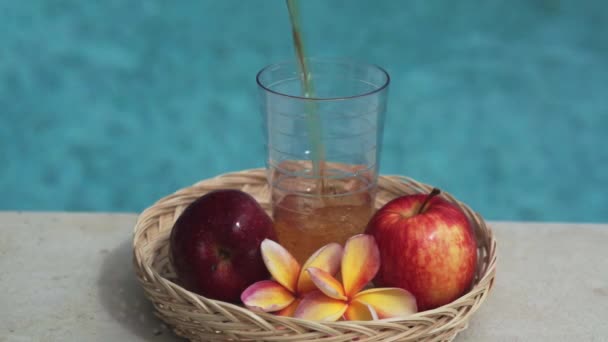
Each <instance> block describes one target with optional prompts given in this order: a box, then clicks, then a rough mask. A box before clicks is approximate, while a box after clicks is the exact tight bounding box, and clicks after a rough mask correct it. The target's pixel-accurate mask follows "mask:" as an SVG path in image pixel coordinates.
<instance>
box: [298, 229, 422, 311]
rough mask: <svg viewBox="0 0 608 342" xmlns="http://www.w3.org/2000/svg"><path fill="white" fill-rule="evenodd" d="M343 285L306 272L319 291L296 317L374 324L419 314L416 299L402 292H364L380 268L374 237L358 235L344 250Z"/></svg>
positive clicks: (324, 274) (303, 303)
mask: <svg viewBox="0 0 608 342" xmlns="http://www.w3.org/2000/svg"><path fill="white" fill-rule="evenodd" d="M341 268H342V283H340V281H338V280H337V279H336V278H334V277H333V275H332V274H330V273H328V272H326V271H325V270H323V269H320V268H317V267H314V266H311V267H308V268H306V269H305V270H306V272H308V274H309V275H310V277H311V279H312V281H313V282H314V284H315V285H316V286H317V288H318V289H319V290H320V291H315V292H311V293H309V294H307V295H306V296H304V298H303V299H302V301H301V302H300V303H299V305H298V307H297V309H296V310H295V312H294V317H297V318H303V319H309V320H315V321H336V320H338V319H340V318H341V317H343V318H344V319H347V320H372V319H382V318H390V317H400V316H407V315H411V314H413V313H415V312H416V311H417V307H416V299H415V298H414V296H413V295H412V294H411V293H409V292H408V291H406V290H404V289H401V288H372V289H368V290H364V291H361V290H363V288H364V287H365V286H366V285H367V284H368V283H369V282H370V281H371V280H372V279H373V278H374V277H375V276H376V273H378V269H379V268H380V252H379V250H378V246H377V244H376V240H375V239H374V237H373V236H371V235H364V234H360V235H355V236H353V237H351V238H350V239H349V240H348V241H347V242H346V245H345V247H344V254H343V256H342V267H341Z"/></svg>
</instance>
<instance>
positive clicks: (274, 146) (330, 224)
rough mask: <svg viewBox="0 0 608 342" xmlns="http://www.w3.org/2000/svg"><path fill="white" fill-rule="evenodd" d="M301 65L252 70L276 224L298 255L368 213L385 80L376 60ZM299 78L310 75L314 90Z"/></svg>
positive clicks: (357, 225)
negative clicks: (255, 76)
mask: <svg viewBox="0 0 608 342" xmlns="http://www.w3.org/2000/svg"><path fill="white" fill-rule="evenodd" d="M305 65H306V66H307V71H306V75H305V76H304V75H303V74H302V73H301V70H302V69H301V66H299V65H298V63H297V62H295V61H294V62H285V63H280V64H275V65H270V66H268V67H266V68H264V69H262V70H261V71H260V72H259V73H258V75H257V83H258V86H259V93H260V99H261V107H262V113H263V116H264V120H265V134H266V150H267V161H266V162H267V176H268V183H269V185H270V188H271V196H272V209H273V219H274V226H275V230H276V233H277V237H278V240H279V243H281V245H283V246H284V247H285V248H287V249H288V250H289V251H290V252H291V253H292V254H293V255H294V257H295V258H296V259H297V260H298V261H299V262H300V263H303V262H304V261H306V259H307V258H308V257H309V256H310V255H311V254H312V253H313V252H314V251H316V250H317V249H318V248H320V247H322V246H323V245H326V244H328V243H330V242H338V243H340V244H344V242H345V241H346V240H347V239H348V238H349V237H351V236H353V235H356V234H359V233H362V232H363V231H364V229H365V226H366V224H367V222H368V221H369V219H370V218H371V215H372V214H373V211H374V200H375V193H376V185H377V178H378V167H379V159H380V158H379V156H380V147H381V142H382V132H383V124H384V113H385V109H386V99H387V92H388V84H389V75H388V74H387V72H386V71H384V70H383V69H381V68H379V67H377V66H374V65H367V64H361V63H356V62H352V61H340V60H322V59H306V60H305ZM303 78H305V79H307V80H314V95H313V94H311V93H310V92H309V89H305V88H307V87H306V84H305V83H303V82H301V80H302V79H303ZM311 95H313V96H311Z"/></svg>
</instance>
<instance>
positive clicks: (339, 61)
mask: <svg viewBox="0 0 608 342" xmlns="http://www.w3.org/2000/svg"><path fill="white" fill-rule="evenodd" d="M306 60H307V61H310V62H313V63H314V62H317V63H328V64H347V63H348V64H353V65H357V66H363V67H368V68H369V67H371V68H374V69H376V70H377V71H379V72H380V73H381V74H382V75H384V78H385V80H384V83H383V84H382V85H381V86H380V87H378V88H376V89H373V90H370V91H366V92H363V93H360V94H355V95H349V96H336V97H305V96H301V95H292V94H286V93H282V92H279V91H276V90H273V89H270V88H269V87H268V86H266V85H264V83H263V82H262V81H261V79H260V78H261V76H262V74H264V73H265V72H266V71H268V70H270V69H271V68H277V67H281V66H286V65H290V64H291V65H293V64H296V63H297V62H296V61H294V60H283V61H282V62H277V63H273V64H269V65H267V66H265V67H263V68H262V69H261V70H260V71H258V73H257V75H256V77H255V80H256V82H257V84H258V86H259V87H260V88H262V89H264V90H265V91H267V92H270V93H273V94H275V95H279V96H282V97H286V98H291V99H296V100H304V101H342V100H349V99H356V98H360V97H365V96H369V95H373V94H376V93H379V92H381V91H382V90H384V89H386V88H387V87H388V85H389V84H390V83H391V77H390V75H389V73H388V72H387V71H386V70H385V69H384V68H382V67H381V66H379V65H377V64H373V63H365V62H359V61H356V60H352V59H348V58H315V57H312V58H306ZM296 66H297V65H296Z"/></svg>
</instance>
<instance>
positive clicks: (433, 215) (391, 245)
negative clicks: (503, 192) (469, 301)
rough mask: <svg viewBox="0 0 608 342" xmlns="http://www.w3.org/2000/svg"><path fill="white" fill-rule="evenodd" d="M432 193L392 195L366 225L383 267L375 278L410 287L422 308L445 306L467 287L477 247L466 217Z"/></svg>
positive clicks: (384, 283) (385, 284)
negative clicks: (378, 250) (374, 242)
mask: <svg viewBox="0 0 608 342" xmlns="http://www.w3.org/2000/svg"><path fill="white" fill-rule="evenodd" d="M438 194H439V190H438V189H433V191H432V192H431V193H430V194H428V195H427V194H416V195H407V196H402V197H399V198H396V199H394V200H392V201H390V202H388V203H387V204H386V205H384V206H383V207H382V208H380V209H379V210H378V211H377V212H376V214H375V215H374V216H373V217H372V219H371V220H370V222H369V223H368V226H367V229H366V233H367V234H371V235H373V236H374V237H375V238H376V241H377V243H378V248H379V249H380V259H381V266H380V271H379V272H378V276H377V277H376V279H375V281H376V283H377V285H379V286H383V287H400V288H403V289H405V290H408V291H410V292H411V293H412V294H413V295H414V297H416V301H417V303H418V308H419V310H420V311H423V310H428V309H433V308H436V307H439V306H441V305H444V304H447V303H450V302H452V301H453V300H455V299H456V298H458V297H460V296H462V295H463V294H464V293H465V292H466V291H467V290H468V289H469V287H470V286H471V282H472V280H473V277H474V275H475V267H476V264H477V245H476V242H475V237H474V235H473V231H472V229H471V226H470V223H469V220H468V219H467V217H466V216H465V215H464V213H463V212H462V211H461V210H460V208H458V207H457V206H455V205H454V204H452V203H450V202H448V201H447V200H445V199H443V198H441V197H439V196H437V195H438Z"/></svg>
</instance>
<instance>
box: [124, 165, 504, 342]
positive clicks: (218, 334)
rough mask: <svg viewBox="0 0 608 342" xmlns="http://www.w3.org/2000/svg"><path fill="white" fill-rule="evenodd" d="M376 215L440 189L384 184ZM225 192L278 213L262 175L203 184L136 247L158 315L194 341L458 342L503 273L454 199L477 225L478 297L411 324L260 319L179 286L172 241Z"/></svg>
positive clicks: (175, 201)
mask: <svg viewBox="0 0 608 342" xmlns="http://www.w3.org/2000/svg"><path fill="white" fill-rule="evenodd" d="M378 188H379V191H378V196H377V199H376V207H377V208H378V207H380V206H382V205H383V204H385V203H386V202H388V201H389V200H391V199H393V198H395V197H398V196H401V195H404V194H413V193H420V192H423V193H428V192H429V191H430V189H431V188H432V187H430V186H428V185H424V184H421V183H418V182H416V181H414V180H412V179H409V178H406V177H401V176H381V177H380V178H379V180H378ZM217 189H240V190H243V191H245V192H248V193H250V194H251V195H253V196H254V197H255V198H256V199H257V200H258V202H259V203H260V204H261V205H262V207H264V209H266V210H267V211H270V203H269V189H268V186H267V184H266V174H265V171H264V170H262V169H253V170H245V171H241V172H235V173H229V174H224V175H220V176H217V177H215V178H212V179H207V180H203V181H201V182H199V183H196V184H194V185H193V186H191V187H188V188H184V189H182V190H179V191H177V192H175V193H174V194H172V195H169V196H167V197H165V198H163V199H161V200H159V201H158V202H156V203H155V204H154V205H153V206H151V207H149V208H148V209H146V210H145V211H144V212H143V213H142V214H141V215H140V216H139V218H138V220H137V223H136V225H135V235H134V239H133V256H134V260H133V261H134V265H135V272H136V275H137V278H138V279H139V281H140V283H141V285H142V286H143V289H144V291H145V294H146V296H147V297H148V298H149V299H150V301H152V303H153V304H154V307H155V309H156V314H157V315H158V316H159V317H160V318H161V319H162V320H163V321H165V322H166V323H167V324H169V325H170V326H171V327H172V329H173V331H174V332H175V333H176V334H177V335H180V336H183V337H186V338H188V339H190V340H193V341H311V340H321V341H328V342H329V341H331V342H340V341H359V342H362V341H451V340H452V339H454V337H456V335H457V334H458V332H459V331H462V330H464V329H466V327H467V325H468V322H469V320H470V318H471V316H472V315H473V313H474V312H475V311H476V310H477V309H478V308H479V306H480V305H481V304H482V303H483V302H484V301H485V299H486V297H487V296H488V294H489V292H490V290H491V289H492V286H493V283H494V277H495V273H496V241H495V240H494V237H493V236H492V231H491V230H490V228H489V227H488V226H487V225H486V223H485V222H484V220H483V218H482V217H481V216H480V215H479V214H477V213H475V212H474V211H472V210H471V209H470V208H469V207H468V206H467V205H465V204H464V203H462V202H459V201H458V200H456V199H455V198H453V197H452V196H450V195H449V194H447V193H445V192H443V193H442V196H444V197H445V198H447V199H448V200H450V201H452V202H453V203H455V204H457V205H458V206H460V208H462V210H463V211H464V213H465V214H466V215H467V216H468V218H469V219H470V221H471V223H472V226H473V228H474V230H475V235H476V238H477V245H478V253H479V254H478V264H477V270H476V276H475V280H474V285H473V287H472V289H471V290H470V291H469V292H468V293H467V294H465V295H464V296H462V297H461V298H459V299H457V300H456V301H454V302H452V303H450V304H447V305H444V306H441V307H439V308H437V309H434V310H429V311H423V312H419V313H417V314H415V315H413V316H410V317H408V318H407V319H385V320H379V321H362V322H353V321H339V322H313V321H306V320H300V319H295V318H286V317H279V316H274V315H272V314H266V313H257V312H252V311H250V310H248V309H246V308H244V307H241V306H238V305H234V304H230V303H225V302H222V301H217V300H213V299H208V298H205V297H202V296H199V295H197V294H194V293H192V292H190V291H187V290H185V289H184V288H182V287H181V286H179V285H178V284H177V283H175V282H174V280H175V273H174V271H173V269H172V266H171V263H170V262H169V234H170V232H171V228H172V227H173V223H174V222H175V220H176V219H177V217H178V216H179V215H180V213H181V212H182V211H183V210H184V209H185V207H186V206H188V204H190V203H191V202H192V201H194V200H195V199H196V198H198V197H200V196H201V195H203V194H205V193H207V192H209V191H213V190H217Z"/></svg>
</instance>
